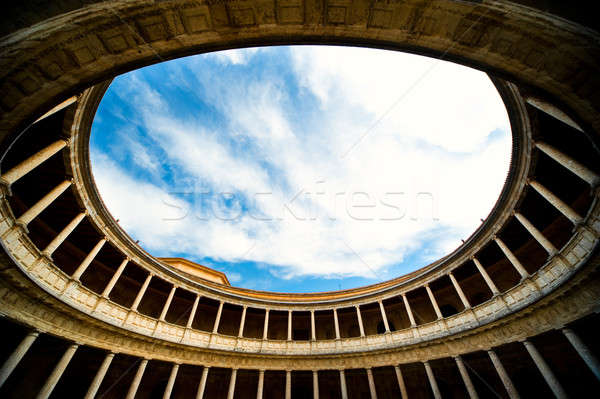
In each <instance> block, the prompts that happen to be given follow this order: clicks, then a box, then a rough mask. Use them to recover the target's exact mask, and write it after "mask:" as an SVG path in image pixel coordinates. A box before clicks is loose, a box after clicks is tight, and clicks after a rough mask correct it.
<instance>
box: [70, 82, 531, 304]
mask: <svg viewBox="0 0 600 399" xmlns="http://www.w3.org/2000/svg"><path fill="white" fill-rule="evenodd" d="M492 80H493V82H494V84H495V85H496V88H497V89H498V91H499V93H500V95H501V97H502V99H503V101H504V103H505V106H506V108H507V112H508V115H509V119H510V123H511V128H512V133H513V150H512V154H511V163H510V170H509V173H508V177H507V180H506V182H505V185H504V187H503V190H502V193H501V195H500V197H499V199H498V200H497V202H496V204H495V206H494V209H493V210H492V211H491V212H490V215H489V216H488V217H487V218H486V220H485V222H484V223H482V225H480V226H479V228H478V229H477V230H476V231H475V232H474V233H473V234H472V235H471V236H470V237H469V238H468V239H467V240H466V241H465V243H464V244H462V245H461V246H459V247H458V248H457V249H456V250H454V251H453V252H452V253H451V254H448V255H446V256H444V257H443V258H441V259H439V260H437V261H435V262H433V263H431V264H430V265H427V266H425V267H423V268H421V269H419V270H416V271H415V272H412V273H409V274H407V275H405V276H401V277H398V278H395V279H392V280H389V281H384V282H381V283H378V284H373V285H370V286H366V287H359V288H355V289H350V290H343V291H336V292H325V293H313V294H287V293H280V294H278V293H272V292H262V291H253V290H249V289H244V288H238V287H230V286H223V285H220V284H214V283H211V282H209V281H206V282H204V283H199V282H197V281H193V280H191V279H189V278H187V277H186V276H183V275H182V274H180V273H178V272H177V271H175V270H174V269H172V268H169V267H165V265H163V264H161V263H160V262H158V261H157V260H156V259H155V258H154V257H152V256H151V255H150V254H148V253H147V252H146V251H144V250H143V249H142V248H141V247H140V246H139V245H137V243H135V242H134V241H133V240H132V239H131V238H130V237H129V235H128V234H127V233H126V232H125V231H123V229H122V228H121V227H120V226H119V225H118V223H117V222H116V221H115V220H114V219H113V217H112V216H111V214H110V213H109V212H108V210H107V209H106V207H105V205H104V203H103V201H102V199H101V198H100V194H99V193H98V191H97V188H96V186H95V183H94V179H93V176H92V173H91V166H90V159H89V137H90V134H91V126H92V121H93V118H94V115H95V113H96V109H97V107H98V105H99V103H100V101H101V99H102V97H103V96H104V93H105V91H106V90H107V89H108V86H109V84H110V81H108V82H103V83H102V84H99V85H97V86H94V87H92V88H90V89H88V90H86V91H85V92H84V93H83V94H82V95H81V96H80V98H79V101H78V105H77V108H76V110H75V112H74V116H73V120H72V121H71V120H69V121H68V122H69V123H71V125H70V126H65V129H69V130H70V131H71V140H70V144H69V149H70V154H71V156H70V165H69V166H70V168H71V172H72V175H73V184H74V186H75V187H76V191H77V195H78V197H79V200H80V201H81V203H82V204H83V205H84V206H85V208H86V210H87V212H88V216H89V217H90V219H91V220H92V221H93V223H94V224H95V225H96V227H97V228H98V229H99V230H100V231H101V232H102V234H103V235H105V236H106V237H108V238H109V239H110V241H111V242H115V243H118V244H119V248H120V250H121V251H122V252H123V256H124V257H127V258H129V259H131V260H133V261H134V262H136V263H137V264H139V265H141V266H142V267H144V268H145V269H147V270H149V271H151V272H152V273H153V274H155V275H156V276H159V277H160V278H162V279H163V280H165V281H168V282H169V283H171V284H174V285H176V286H178V287H181V288H184V289H187V290H189V291H191V292H196V293H200V294H201V295H205V296H208V297H210V298H212V299H215V300H218V301H226V302H227V303H231V304H237V305H248V304H253V305H255V306H256V307H258V308H262V307H269V308H270V309H272V310H288V309H294V310H309V309H314V310H319V309H331V307H332V306H337V307H342V305H343V304H344V303H349V304H351V305H354V304H355V303H356V302H361V303H362V302H365V303H366V301H367V298H370V300H371V301H376V300H384V299H386V298H390V297H393V296H395V295H398V294H399V293H400V292H407V291H410V290H411V289H415V288H417V287H420V286H422V285H424V284H427V283H428V282H431V281H433V280H436V279H438V278H440V277H442V276H444V275H446V274H447V273H448V272H449V271H451V270H453V269H455V268H456V267H458V266H459V265H461V264H462V263H464V262H466V261H468V260H469V259H470V258H472V257H473V256H475V255H476V253H477V252H478V251H479V250H481V249H482V248H483V247H484V246H485V245H486V244H487V243H488V242H489V241H490V240H491V239H492V238H493V236H494V235H495V234H496V232H497V231H498V229H499V226H503V225H505V224H506V223H507V221H508V220H509V219H510V218H511V217H512V216H513V209H514V207H515V206H516V204H517V203H518V202H519V200H520V198H521V197H522V196H523V192H524V188H525V186H526V179H527V176H528V175H529V173H530V164H531V157H530V154H531V152H532V151H533V146H532V140H531V134H532V131H531V130H532V128H531V124H530V120H529V115H528V113H527V110H526V107H525V102H524V100H523V98H522V97H521V94H520V93H519V89H518V88H517V87H516V86H515V85H514V84H512V83H509V82H506V81H503V80H500V79H495V78H492Z"/></svg>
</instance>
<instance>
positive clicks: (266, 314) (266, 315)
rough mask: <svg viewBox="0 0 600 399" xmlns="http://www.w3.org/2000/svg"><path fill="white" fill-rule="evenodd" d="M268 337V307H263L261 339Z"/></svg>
mask: <svg viewBox="0 0 600 399" xmlns="http://www.w3.org/2000/svg"><path fill="white" fill-rule="evenodd" d="M268 337H269V309H265V325H264V326H263V339H267V338H268Z"/></svg>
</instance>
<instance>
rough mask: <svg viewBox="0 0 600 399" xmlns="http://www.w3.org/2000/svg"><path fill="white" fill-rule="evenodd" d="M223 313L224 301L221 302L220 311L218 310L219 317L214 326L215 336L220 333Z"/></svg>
mask: <svg viewBox="0 0 600 399" xmlns="http://www.w3.org/2000/svg"><path fill="white" fill-rule="evenodd" d="M222 312H223V301H221V302H219V310H217V317H216V318H215V324H214V326H213V331H212V333H213V334H216V333H217V332H218V331H219V323H220V322H221V313H222Z"/></svg>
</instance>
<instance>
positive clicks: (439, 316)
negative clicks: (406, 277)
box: [425, 284, 444, 320]
mask: <svg viewBox="0 0 600 399" xmlns="http://www.w3.org/2000/svg"><path fill="white" fill-rule="evenodd" d="M425 290H426V291H427V295H428V296H429V300H430V301H431V304H432V305H433V310H435V315H436V316H437V318H438V320H439V319H443V318H444V317H443V316H442V312H441V311H440V307H439V306H438V304H437V301H436V300H435V297H434V296H433V292H431V288H429V284H425Z"/></svg>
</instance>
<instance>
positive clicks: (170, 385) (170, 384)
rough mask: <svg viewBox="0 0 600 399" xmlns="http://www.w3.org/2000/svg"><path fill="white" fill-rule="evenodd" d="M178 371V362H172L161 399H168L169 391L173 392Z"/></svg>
mask: <svg viewBox="0 0 600 399" xmlns="http://www.w3.org/2000/svg"><path fill="white" fill-rule="evenodd" d="M178 371H179V364H177V363H174V364H173V368H172V369H171V374H170V375H169V381H168V382H167V386H166V387H165V393H164V394H163V399H169V398H170V397H171V392H173V385H175V379H176V378H177V372H178Z"/></svg>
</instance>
